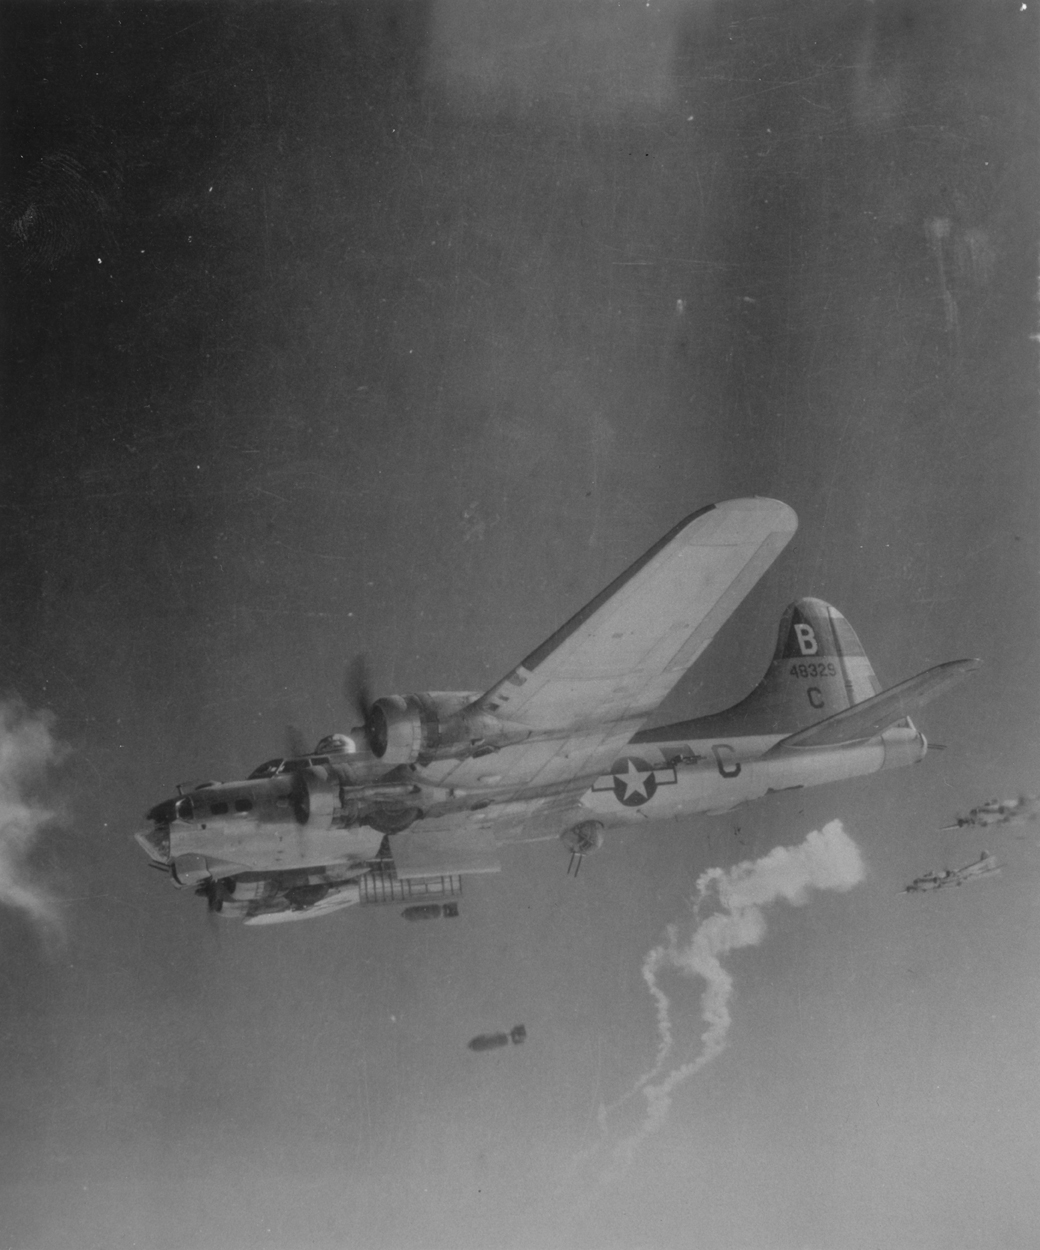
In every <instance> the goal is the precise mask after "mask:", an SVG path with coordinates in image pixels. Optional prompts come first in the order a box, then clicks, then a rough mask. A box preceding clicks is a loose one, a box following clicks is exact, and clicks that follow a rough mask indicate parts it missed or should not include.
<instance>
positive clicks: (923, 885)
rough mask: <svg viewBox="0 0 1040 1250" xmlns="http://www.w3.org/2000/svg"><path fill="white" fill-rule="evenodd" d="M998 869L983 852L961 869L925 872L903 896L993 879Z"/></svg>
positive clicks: (993, 858) (991, 857)
mask: <svg viewBox="0 0 1040 1250" xmlns="http://www.w3.org/2000/svg"><path fill="white" fill-rule="evenodd" d="M999 872H1000V867H999V865H998V864H997V861H996V859H995V857H994V856H992V855H991V854H990V853H989V851H983V852H982V854H981V855H980V856H979V858H978V859H977V860H975V861H974V862H973V863H971V864H965V865H964V867H963V868H944V869H942V871H941V872H926V873H925V874H924V876H922V877H916V878H915V879H914V880H913V881H911V882H910V884H909V885H908V886H907V887H906V889H905V890H904V891H903V893H904V894H922V893H924V892H925V891H927V890H944V889H945V888H946V887H947V886H948V885H964V884H966V883H967V882H969V881H980V880H981V879H982V878H983V877H995V876H997V875H998V874H999Z"/></svg>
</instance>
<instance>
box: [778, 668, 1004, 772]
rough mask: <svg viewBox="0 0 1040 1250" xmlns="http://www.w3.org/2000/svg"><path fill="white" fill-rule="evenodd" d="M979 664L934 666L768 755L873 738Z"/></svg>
mask: <svg viewBox="0 0 1040 1250" xmlns="http://www.w3.org/2000/svg"><path fill="white" fill-rule="evenodd" d="M980 664H981V660H950V661H949V662H948V663H946V664H937V665H936V667H935V668H930V669H928V670H927V671H925V672H923V673H918V674H917V676H916V677H911V678H910V679H909V681H903V682H900V683H899V685H898V686H893V687H892V688H891V689H890V690H885V691H883V692H882V693H881V694H877V695H874V697H873V698H872V699H865V700H864V701H863V702H862V703H855V704H853V706H852V707H850V708H846V709H845V710H844V711H843V712H838V713H836V715H834V716H828V717H827V719H826V720H821V721H818V722H817V723H816V724H815V725H810V726H809V727H808V729H800V730H799V731H798V732H797V733H793V734H791V735H790V736H789V737H787V738H783V739H782V740H781V741H780V742H778V743H777V744H776V746H774V747H773V748H772V750H771V751H770V752H769V754H770V755H773V754H775V753H777V752H780V751H786V750H787V749H788V748H791V747H826V746H839V745H841V744H842V743H845V742H863V741H866V740H867V739H869V738H874V737H876V736H877V735H878V734H879V733H881V732H882V731H883V730H885V729H887V728H888V727H889V725H894V724H895V723H896V722H897V721H901V720H904V719H905V718H906V717H908V716H910V715H911V714H912V713H914V712H916V711H917V709H918V708H919V707H923V706H924V704H926V703H928V702H930V701H931V700H932V699H934V698H935V697H936V696H937V695H940V694H942V693H943V691H945V690H948V689H949V688H950V686H952V685H954V684H955V683H956V682H958V681H960V680H961V679H962V678H964V677H967V675H968V674H969V673H973V672H975V670H976V669H977V668H978V667H979V665H980Z"/></svg>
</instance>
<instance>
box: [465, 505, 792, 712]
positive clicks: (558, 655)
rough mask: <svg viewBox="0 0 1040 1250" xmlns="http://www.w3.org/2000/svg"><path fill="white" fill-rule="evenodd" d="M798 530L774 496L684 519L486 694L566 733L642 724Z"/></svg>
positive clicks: (493, 703) (494, 704)
mask: <svg viewBox="0 0 1040 1250" xmlns="http://www.w3.org/2000/svg"><path fill="white" fill-rule="evenodd" d="M797 526H798V519H797V517H796V516H795V514H794V511H793V510H792V509H791V508H789V507H788V506H787V504H784V503H780V502H779V501H778V500H775V499H733V500H729V501H728V502H726V503H720V504H714V505H710V506H709V507H707V508H703V509H701V511H699V512H695V513H693V515H692V516H689V517H687V518H686V519H685V520H683V521H680V522H679V524H678V525H677V526H675V528H674V529H672V530H671V531H670V532H669V533H667V534H666V535H665V536H664V537H663V538H662V539H661V540H660V542H658V543H656V544H655V545H654V546H653V547H651V548H650V550H649V551H648V552H647V553H646V554H645V555H644V556H642V557H641V558H640V559H639V560H637V561H636V562H635V563H634V564H633V565H632V566H631V567H630V568H628V569H626V570H625V572H624V573H622V574H621V576H620V577H618V578H616V579H615V580H614V581H613V582H611V584H610V585H609V586H607V588H606V589H605V590H603V591H602V592H601V593H600V594H598V595H597V596H596V597H595V599H593V600H592V601H591V602H590V603H588V604H587V605H586V606H585V607H584V608H582V610H581V611H580V612H578V613H577V614H576V615H575V616H573V617H571V619H570V620H569V621H568V622H567V623H566V624H565V625H563V626H561V627H560V628H559V629H558V630H557V631H556V632H555V633H554V634H553V635H552V636H551V637H550V638H548V639H546V641H545V642H543V643H542V645H541V646H540V647H537V648H535V650H534V651H532V652H531V654H530V655H528V656H527V657H526V658H525V659H524V660H523V662H522V663H521V664H520V665H519V666H518V667H517V668H515V669H514V670H513V671H512V672H511V673H509V674H508V676H506V677H505V678H504V679H503V680H502V681H500V682H499V683H498V684H497V685H496V686H493V687H492V688H491V690H489V691H488V692H487V694H485V695H484V696H483V698H482V699H480V701H479V704H480V706H481V707H483V708H484V709H486V710H487V711H489V712H493V713H495V714H496V715H497V716H500V717H501V718H502V719H503V720H506V721H510V722H513V723H519V724H522V725H528V726H530V727H531V728H532V729H568V728H577V727H579V726H585V725H594V724H597V725H599V724H603V723H604V722H612V721H617V720H625V721H627V720H631V719H635V720H640V721H641V720H643V719H644V718H645V717H646V716H647V715H648V714H649V713H650V712H652V711H653V710H654V708H656V707H657V705H658V704H659V703H660V702H661V700H662V699H663V698H664V696H665V695H666V694H667V693H668V691H669V690H671V688H672V686H674V685H675V683H676V682H677V681H678V679H679V677H680V676H681V674H682V673H683V672H685V670H686V669H687V668H689V667H690V665H691V664H692V663H693V662H694V660H696V659H697V657H698V656H699V655H700V654H701V652H702V651H703V650H704V648H705V647H706V646H707V645H708V643H709V642H711V640H712V638H714V636H715V634H716V632H717V631H718V629H719V627H720V626H721V625H722V624H723V622H724V621H725V620H726V619H727V618H728V617H729V616H730V614H731V613H732V612H733V611H734V609H735V608H736V607H737V605H738V604H739V603H740V601H741V600H742V599H743V598H744V596H745V595H746V594H747V593H748V591H749V590H750V589H751V588H752V586H754V584H755V583H756V582H757V581H758V579H759V578H760V577H761V576H762V574H763V573H764V572H765V571H766V569H767V568H768V567H769V566H770V565H771V564H772V563H773V561H774V560H775V559H776V557H777V556H778V555H779V554H780V552H781V551H782V550H783V548H784V547H785V545H786V544H787V542H788V541H789V540H790V538H791V536H792V534H793V533H794V531H795V529H796V528H797Z"/></svg>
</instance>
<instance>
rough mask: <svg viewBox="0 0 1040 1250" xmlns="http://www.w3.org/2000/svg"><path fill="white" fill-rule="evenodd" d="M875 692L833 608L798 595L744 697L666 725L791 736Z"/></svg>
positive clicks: (686, 731) (710, 732) (707, 733)
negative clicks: (711, 711)
mask: <svg viewBox="0 0 1040 1250" xmlns="http://www.w3.org/2000/svg"><path fill="white" fill-rule="evenodd" d="M880 692H881V683H880V682H879V681H878V679H877V677H876V676H875V673H874V669H873V668H872V667H871V664H870V661H869V660H868V659H867V655H866V652H865V651H864V650H863V644H862V643H861V642H860V640H859V638H858V637H857V636H856V631H855V630H854V629H853V628H852V626H851V625H850V624H849V623H848V621H847V620H846V619H845V617H844V616H842V614H841V613H840V612H839V611H838V609H837V608H834V607H831V605H830V604H829V603H824V601H823V600H822V599H798V600H797V601H796V602H795V603H792V604H791V605H790V606H789V607H788V608H787V610H786V611H785V612H784V614H783V616H782V617H781V619H780V631H779V634H778V636H777V642H776V650H775V651H774V653H773V660H772V663H771V664H770V665H769V668H768V669H767V670H766V674H765V676H764V677H763V678H762V680H761V681H760V682H759V684H758V685H757V686H756V687H755V689H754V690H753V691H752V692H751V693H750V694H749V695H748V696H747V698H746V699H743V700H742V701H741V702H740V703H737V704H736V705H735V706H733V707H731V708H729V709H728V710H727V711H725V712H717V713H716V714H715V715H713V716H704V717H700V718H699V719H698V720H695V721H688V722H684V724H683V725H682V726H681V727H680V726H671V727H669V728H670V729H680V728H681V730H682V735H681V736H684V737H695V738H701V737H705V738H706V737H716V736H742V735H745V734H746V735H753V734H778V733H782V734H791V733H795V732H796V731H797V730H799V729H804V728H806V727H807V726H809V725H814V724H816V722H817V721H821V720H823V719H825V718H826V717H828V716H833V715H834V714H835V713H836V712H842V711H844V710H845V709H846V708H849V707H852V706H854V705H855V704H857V703H862V702H863V701H864V700H866V699H870V698H873V696H874V695H876V694H879V693H880ZM652 732H654V733H657V734H659V733H660V732H661V731H660V730H655V731H652Z"/></svg>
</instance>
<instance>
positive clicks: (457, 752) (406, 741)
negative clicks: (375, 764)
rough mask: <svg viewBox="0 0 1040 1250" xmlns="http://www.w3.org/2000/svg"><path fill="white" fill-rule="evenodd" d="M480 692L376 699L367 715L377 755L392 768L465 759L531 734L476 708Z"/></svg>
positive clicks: (370, 734)
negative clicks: (435, 760)
mask: <svg viewBox="0 0 1040 1250" xmlns="http://www.w3.org/2000/svg"><path fill="white" fill-rule="evenodd" d="M479 697H480V696H479V694H473V693H469V692H462V693H458V692H454V691H453V692H449V693H443V692H432V693H426V694H408V695H399V694H395V695H390V696H388V697H387V698H383V699H377V700H376V701H375V703H374V704H373V705H372V709H371V711H370V712H369V715H368V723H367V732H368V740H369V746H370V747H371V748H372V754H373V755H375V756H376V758H377V759H380V760H382V761H383V763H384V764H386V765H387V766H389V767H394V766H396V765H398V764H415V763H417V762H421V763H427V762H429V761H430V760H434V759H452V758H458V759H464V758H465V757H466V756H469V755H473V754H479V753H481V752H482V751H494V750H497V749H498V748H499V747H500V746H504V745H506V744H507V743H509V742H522V741H523V740H524V738H527V737H529V736H530V732H531V731H530V730H529V729H528V728H526V726H515V725H508V724H506V723H505V722H504V721H500V720H498V719H497V718H496V717H494V716H491V715H489V714H488V713H486V712H480V711H476V710H469V709H471V705H472V704H473V702H474V701H475V700H476V699H478V698H479Z"/></svg>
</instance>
